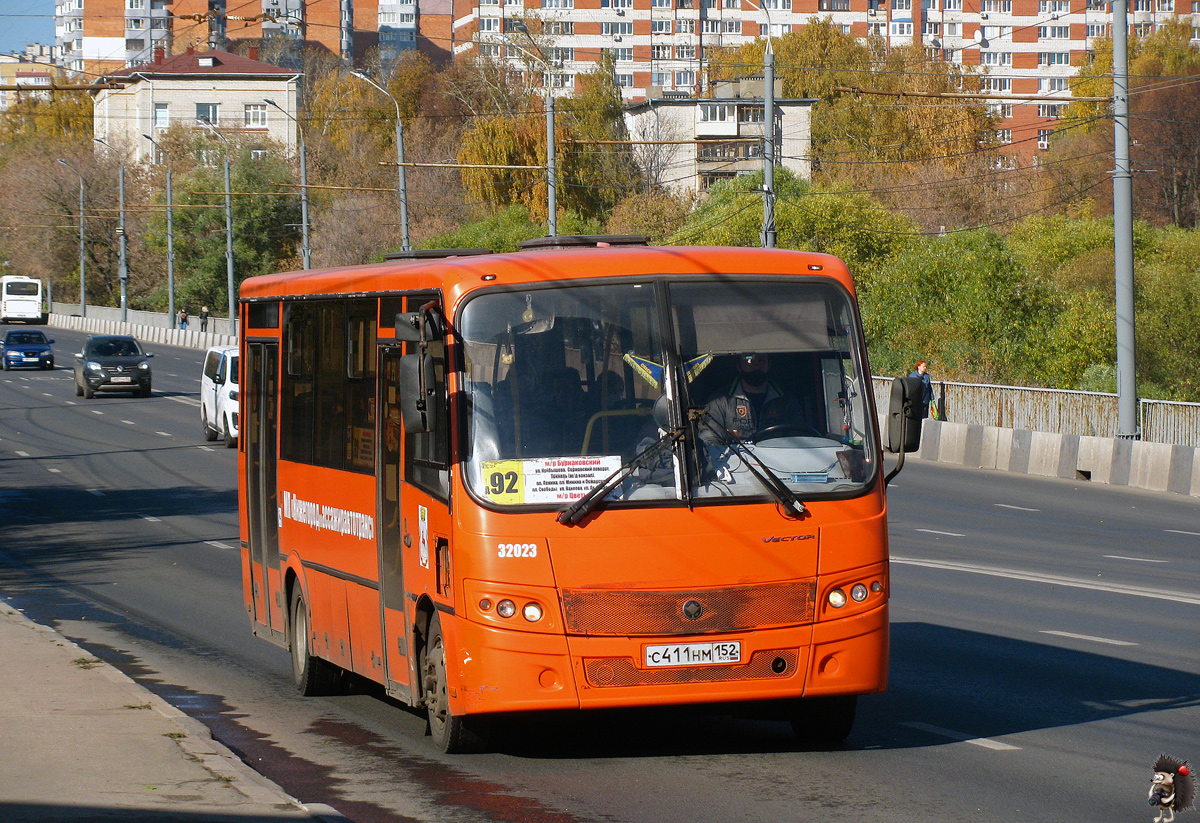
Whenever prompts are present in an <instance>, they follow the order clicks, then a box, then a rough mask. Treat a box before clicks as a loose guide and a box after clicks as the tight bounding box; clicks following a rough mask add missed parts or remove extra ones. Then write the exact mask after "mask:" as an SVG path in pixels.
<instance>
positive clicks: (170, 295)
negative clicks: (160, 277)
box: [142, 134, 175, 326]
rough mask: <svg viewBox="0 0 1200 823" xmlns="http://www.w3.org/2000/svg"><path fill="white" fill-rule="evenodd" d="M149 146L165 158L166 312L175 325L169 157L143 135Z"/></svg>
mask: <svg viewBox="0 0 1200 823" xmlns="http://www.w3.org/2000/svg"><path fill="white" fill-rule="evenodd" d="M142 137H145V138H146V139H147V140H149V141H150V144H151V145H152V146H154V148H156V149H158V151H159V152H160V153H161V154H162V156H163V157H165V158H167V312H168V316H169V317H170V318H171V325H172V326H174V325H175V218H174V211H173V210H172V208H171V206H172V202H171V155H169V154H167V152H166V150H165V149H163V147H162V146H160V145H159V144H158V141H156V140H155V139H154V138H153V137H151V136H150V135H148V134H143V135H142Z"/></svg>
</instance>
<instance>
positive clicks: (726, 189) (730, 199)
mask: <svg viewBox="0 0 1200 823" xmlns="http://www.w3.org/2000/svg"><path fill="white" fill-rule="evenodd" d="M775 190H776V201H775V230H776V245H777V246H778V247H780V248H786V249H802V250H806V251H817V252H824V253H826V254H833V255H836V256H838V257H840V258H842V259H843V260H844V261H845V262H846V264H847V265H848V266H849V267H850V270H851V271H852V272H854V273H855V275H856V277H858V278H860V282H861V281H866V280H869V279H870V277H871V272H872V271H873V270H874V269H876V268H877V267H878V266H879V265H881V264H882V263H883V262H884V261H886V260H889V259H891V258H892V257H894V256H895V255H896V254H898V253H899V252H900V251H901V250H902V249H903V248H905V247H906V246H907V245H908V244H910V243H911V242H912V241H913V236H914V232H915V229H914V227H913V225H912V224H911V223H910V222H909V221H908V220H907V219H906V218H905V217H903V216H901V215H898V214H895V213H893V212H889V211H887V210H886V209H884V208H883V207H882V206H880V205H879V204H878V203H877V202H875V201H874V200H872V199H871V198H870V197H869V196H868V195H866V194H864V193H862V192H858V191H854V190H851V189H850V187H849V186H847V185H845V184H839V185H833V186H826V187H821V186H817V185H814V184H812V183H808V182H807V181H804V180H799V179H797V178H796V177H795V176H794V175H792V174H791V173H790V172H788V171H787V170H786V169H777V170H776V172H775ZM762 217H763V207H762V175H761V174H751V175H746V176H744V177H737V178H734V179H733V180H730V181H721V182H720V183H718V184H717V185H715V186H713V187H712V188H711V189H710V190H709V192H708V197H707V199H706V200H704V202H702V203H701V205H700V206H699V207H698V208H697V209H696V210H695V211H694V212H693V213H692V214H691V216H690V217H689V218H688V221H687V223H686V224H685V225H684V226H683V227H682V228H681V229H680V230H679V231H677V232H676V233H675V234H674V235H673V236H672V237H671V242H672V243H675V244H683V243H687V244H692V243H703V244H711V245H719V246H757V245H759V243H760V232H761V229H762Z"/></svg>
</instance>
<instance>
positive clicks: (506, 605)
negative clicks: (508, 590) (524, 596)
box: [496, 600, 517, 617]
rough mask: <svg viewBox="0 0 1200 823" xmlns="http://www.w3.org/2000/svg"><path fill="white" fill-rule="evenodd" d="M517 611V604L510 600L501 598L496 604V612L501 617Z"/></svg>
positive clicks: (509, 615) (510, 615)
mask: <svg viewBox="0 0 1200 823" xmlns="http://www.w3.org/2000/svg"><path fill="white" fill-rule="evenodd" d="M516 613H517V604H516V603H514V602H512V601H511V600H501V601H500V602H499V603H497V604H496V614H498V615H500V616H501V617H512V616H513V615H514V614H516Z"/></svg>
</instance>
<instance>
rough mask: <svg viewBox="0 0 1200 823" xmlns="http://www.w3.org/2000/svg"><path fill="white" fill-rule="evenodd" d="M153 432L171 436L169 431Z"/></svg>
mask: <svg viewBox="0 0 1200 823" xmlns="http://www.w3.org/2000/svg"><path fill="white" fill-rule="evenodd" d="M155 434H161V435H162V436H163V437H170V436H171V433H170V432H155Z"/></svg>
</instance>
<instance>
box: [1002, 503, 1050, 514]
mask: <svg viewBox="0 0 1200 823" xmlns="http://www.w3.org/2000/svg"><path fill="white" fill-rule="evenodd" d="M992 505H994V506H999V507H1000V508H1002V509H1016V510H1017V511H1019V512H1040V511H1041V509H1031V508H1029V507H1028V506H1012V505H1009V504H1008V503H993V504H992Z"/></svg>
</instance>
